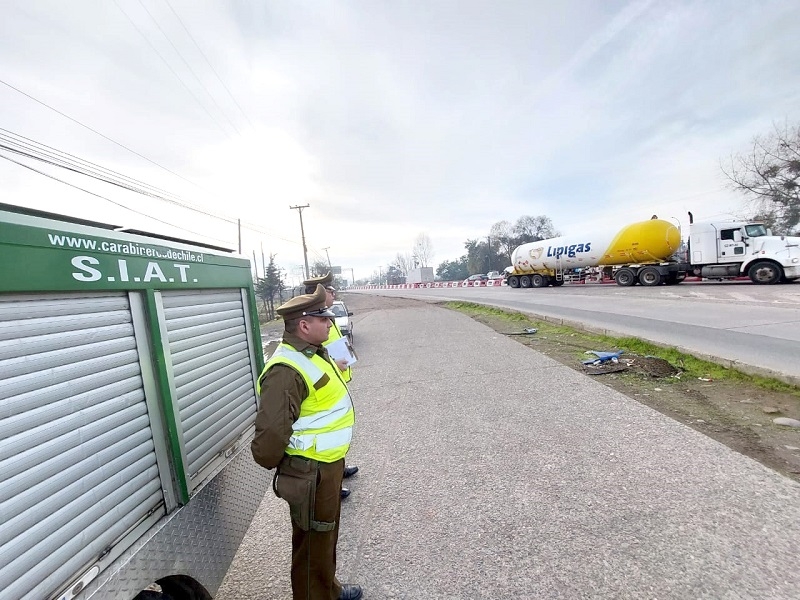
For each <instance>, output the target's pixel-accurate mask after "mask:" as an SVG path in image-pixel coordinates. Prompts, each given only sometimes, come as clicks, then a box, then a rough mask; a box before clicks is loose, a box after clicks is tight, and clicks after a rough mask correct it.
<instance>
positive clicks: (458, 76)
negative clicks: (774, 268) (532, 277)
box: [0, 0, 800, 277]
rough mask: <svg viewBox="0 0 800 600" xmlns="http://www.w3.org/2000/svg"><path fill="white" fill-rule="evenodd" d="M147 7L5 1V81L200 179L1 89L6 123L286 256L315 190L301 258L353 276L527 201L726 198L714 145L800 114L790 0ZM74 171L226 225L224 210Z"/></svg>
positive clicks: (722, 147) (209, 226)
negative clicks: (419, 242)
mask: <svg viewBox="0 0 800 600" xmlns="http://www.w3.org/2000/svg"><path fill="white" fill-rule="evenodd" d="M117 3H118V4H119V7H118V6H117ZM170 5H171V6H172V7H173V8H174V9H175V12H174V13H173V12H172V10H171V9H170ZM143 6H144V7H146V9H147V10H145V9H144V8H143ZM143 6H142V5H141V4H140V3H139V2H138V0H137V1H133V0H116V2H111V3H109V2H100V1H99V0H97V1H95V2H90V1H89V0H87V2H85V3H79V4H74V3H68V4H65V3H62V2H57V1H56V0H47V1H41V2H37V3H28V2H22V0H18V1H15V2H13V3H12V4H11V5H10V6H9V7H8V8H7V9H6V15H5V18H4V19H3V21H2V22H0V56H2V59H3V64H4V65H6V66H7V68H6V69H5V70H4V73H3V76H2V78H3V79H4V80H6V79H7V80H8V81H9V82H10V83H13V84H15V85H17V86H18V87H19V88H20V89H23V90H25V91H26V92H27V93H29V94H31V95H32V96H34V97H36V98H38V99H40V100H42V101H43V102H46V103H48V104H50V105H51V106H53V107H55V108H58V109H59V110H61V111H62V112H64V113H66V114H68V115H70V116H72V117H74V118H76V119H77V120H79V121H81V122H82V123H85V124H87V125H89V126H91V127H92V128H94V129H96V130H97V131H100V132H102V133H104V134H105V135H107V136H108V137H110V138H112V139H114V140H116V141H119V142H120V143H122V144H124V145H125V146H127V147H129V148H131V149H133V150H135V151H137V152H139V153H141V154H143V155H145V156H147V157H148V158H149V159H151V160H152V161H154V162H156V163H158V164H159V165H163V166H164V167H166V169H168V170H169V171H173V172H175V173H178V174H180V175H181V176H182V177H183V178H185V179H188V180H190V181H191V182H192V183H188V182H187V181H185V180H184V179H180V178H177V177H175V176H174V175H172V174H171V173H169V172H168V171H167V170H165V169H162V168H159V167H157V166H155V165H153V164H152V163H149V162H146V161H143V160H142V159H141V158H139V157H137V156H136V155H134V154H132V153H130V152H128V151H126V150H124V149H122V148H120V147H119V146H116V145H114V144H111V143H110V142H108V141H107V140H104V139H102V138H100V137H98V136H96V135H94V134H92V133H91V132H89V131H87V130H86V129H84V128H82V127H80V126H78V125H76V124H75V123H73V122H70V121H68V120H66V119H64V118H63V117H61V116H59V115H58V114H55V113H53V112H52V111H50V110H48V109H46V108H45V107H43V106H41V105H38V104H36V103H34V102H32V101H31V100H30V99H27V98H25V97H23V96H20V95H19V94H17V93H15V92H13V91H12V90H9V89H8V88H5V87H4V86H0V101H2V102H3V106H4V115H12V117H10V118H9V119H8V120H7V121H6V125H5V126H6V127H7V128H8V129H11V130H14V131H18V132H19V133H22V134H23V135H28V136H30V137H31V138H33V139H36V140H39V141H42V142H44V143H47V144H51V145H53V146H55V147H57V148H60V149H63V150H66V151H68V152H72V153H74V154H76V155H79V156H81V157H83V158H86V159H88V160H92V161H95V162H98V163H101V164H103V165H105V166H109V167H110V168H114V169H117V170H119V171H121V172H124V173H126V174H130V175H131V176H133V177H137V178H140V179H143V180H145V181H148V182H150V183H152V184H153V185H158V186H160V187H163V188H165V189H168V190H169V191H171V192H173V193H175V194H178V195H179V196H180V197H181V198H184V199H185V200H186V201H187V202H192V203H195V204H198V205H200V206H201V207H202V208H203V209H204V210H207V211H208V212H211V213H214V214H222V215H224V216H226V217H227V218H232V219H233V220H234V221H235V220H236V219H241V220H242V222H243V223H246V224H251V225H257V226H258V229H259V231H258V232H256V231H252V230H248V229H247V228H246V227H245V228H244V229H243V233H242V241H243V244H244V247H243V250H244V252H245V254H247V255H251V254H252V251H253V250H254V249H255V250H256V251H257V253H258V254H260V248H261V246H262V245H264V247H265V251H266V252H273V253H277V255H278V258H277V260H278V261H279V263H280V262H281V261H285V262H284V263H283V265H284V266H285V267H286V268H288V269H290V270H291V268H293V266H294V265H298V264H301V263H302V247H301V244H300V240H299V222H298V221H299V219H298V214H297V211H296V210H290V209H289V206H290V205H298V204H310V205H311V206H310V208H309V209H308V210H306V211H304V226H305V233H306V238H307V243H308V245H309V247H310V249H311V252H312V254H316V255H321V256H324V252H322V251H321V249H322V248H324V247H330V255H331V259H332V262H334V263H336V262H338V263H341V264H342V266H353V267H355V271H356V273H355V274H356V276H357V277H361V276H365V275H367V274H368V273H369V272H371V271H374V270H377V265H379V264H383V265H385V264H386V263H388V262H389V261H391V260H392V259H393V258H394V256H395V255H396V254H397V252H407V251H409V250H410V249H411V246H412V244H413V239H414V238H415V237H416V235H417V234H418V233H420V232H426V233H428V234H429V235H430V237H431V239H432V241H433V245H434V250H435V254H436V256H435V260H436V261H442V260H445V259H454V258H457V257H458V256H460V255H461V254H462V253H463V252H464V250H463V243H464V241H466V239H469V238H478V237H481V236H485V235H486V234H487V233H488V231H489V228H490V226H491V225H492V223H495V222H497V221H500V220H503V219H506V220H510V221H514V220H516V219H517V218H518V217H519V216H521V215H523V214H531V215H536V214H545V215H548V216H550V217H551V218H552V220H553V222H554V224H555V225H556V227H557V228H558V229H560V230H561V231H562V232H564V233H571V232H573V231H576V230H579V229H581V228H591V227H597V226H601V225H603V224H606V225H608V226H613V224H614V223H617V222H619V221H628V220H636V219H638V218H647V217H649V215H650V214H653V213H657V214H659V215H660V216H670V215H672V216H676V217H679V218H683V217H682V215H683V214H684V213H685V211H686V210H687V209H688V210H693V212H694V213H695V215H698V216H702V215H707V216H712V215H725V214H731V213H735V212H738V211H741V210H742V209H743V206H744V205H743V202H742V199H740V198H739V197H738V196H735V195H734V194H733V193H732V192H730V191H729V190H728V189H727V188H726V187H725V181H724V178H722V176H721V173H720V170H719V161H720V158H721V157H725V156H728V155H729V154H730V153H731V152H736V151H739V150H741V149H743V148H746V146H747V142H748V140H749V139H750V138H751V137H752V136H753V135H755V134H757V133H760V132H762V131H765V130H769V129H770V127H771V123H772V121H775V120H777V121H782V120H783V119H785V118H788V119H789V120H790V121H796V120H797V119H798V116H800V114H799V112H798V111H800V109H798V106H800V103H799V102H798V100H800V90H798V89H797V86H796V85H795V82H796V81H797V79H798V75H800V73H799V72H798V71H800V66H798V63H797V61H796V51H795V45H796V39H797V38H798V34H799V33H800V7H796V6H795V5H794V4H792V3H787V2H781V1H779V0H767V1H766V2H761V3H757V4H755V3H751V2H746V1H745V0H733V1H732V2H730V3H728V4H727V5H726V7H725V10H724V11H723V10H722V9H721V8H720V7H719V6H718V5H715V4H710V3H696V2H690V1H688V0H685V1H680V0H679V1H675V2H669V3H659V2H654V1H651V0H650V1H648V0H635V1H629V2H625V1H621V0H611V1H609V2H603V3H594V2H583V1H577V0H571V1H566V2H560V3H557V4H554V3H531V2H523V1H511V2H503V3H499V4H497V3H490V2H487V1H483V0H482V1H478V0H471V1H469V0H467V1H460V2H448V1H445V2H436V3H426V2H414V3H395V2H384V3H367V4H364V3H360V2H332V1H329V2H326V1H321V2H314V3H305V2H291V3H286V2H238V3H232V4H225V3H218V2H213V1H212V0H200V1H198V2H188V1H185V0H170V4H169V5H168V4H166V3H163V2H158V1H156V0H143ZM120 9H122V10H120ZM123 11H124V12H123ZM148 11H149V13H150V14H148ZM126 14H127V16H126ZM151 15H152V16H151ZM179 19H180V20H179ZM165 34H166V35H165ZM173 46H174V47H173ZM54 49H58V51H54ZM176 49H177V52H176ZM178 52H179V53H180V55H181V56H182V57H183V59H181V58H180V57H179V56H178ZM159 54H160V55H161V57H163V58H161V57H159ZM184 60H185V61H186V63H188V64H189V65H191V70H192V71H193V72H194V73H195V75H196V76H197V78H195V76H194V75H192V73H191V72H190V71H189V70H188V68H187V67H186V64H184V62H183V61H184ZM167 65H169V66H167ZM173 71H174V72H173ZM198 79H199V81H198ZM187 88H188V89H187ZM212 97H213V101H212ZM231 123H232V124H233V125H231ZM234 126H235V128H236V129H238V130H239V133H236V131H234V128H233V127H234ZM0 176H2V177H3V181H4V185H5V188H6V189H5V193H4V197H5V198H8V199H12V200H14V201H18V202H21V203H26V204H28V205H33V206H38V207H40V208H45V209H47V208H50V209H54V208H59V209H64V207H65V205H66V206H68V209H69V211H70V212H73V213H77V214H78V216H83V217H88V218H92V217H94V218H101V219H102V218H107V219H108V220H112V221H118V220H120V219H123V220H126V221H133V220H135V221H136V222H137V224H138V226H140V227H142V228H146V227H145V226H144V225H146V224H147V219H146V218H145V217H142V216H137V215H135V214H134V213H130V211H125V210H124V209H121V208H119V207H115V206H114V205H111V204H109V203H107V202H105V203H104V202H102V201H100V200H98V199H96V198H92V197H90V196H86V195H82V194H80V193H78V192H75V191H74V190H71V189H69V188H66V187H65V186H63V185H60V184H56V183H53V182H52V181H48V180H43V178H41V176H37V175H35V174H32V173H29V172H23V171H22V170H21V169H20V168H19V167H17V166H15V165H11V164H9V163H7V162H5V161H0ZM59 176H63V174H59ZM64 177H65V178H67V179H69V180H70V181H73V180H72V179H70V178H68V177H67V176H64ZM74 182H75V183H78V182H77V181H74ZM84 183H85V185H86V187H87V188H89V189H92V190H93V191H96V192H98V193H103V194H108V195H109V197H111V196H113V198H114V199H116V200H119V201H121V202H123V203H128V204H130V205H131V206H134V207H136V206H140V207H143V208H144V209H145V210H144V211H143V212H146V213H148V214H153V215H162V216H164V217H167V218H166V219H165V220H167V221H170V222H173V223H175V224H181V225H182V226H183V227H184V228H186V229H189V230H192V231H199V232H200V233H202V234H204V235H207V236H213V237H217V236H221V237H222V238H224V239H225V240H226V241H227V242H228V243H230V244H232V245H237V244H238V230H237V228H236V226H235V225H233V224H231V223H229V222H227V221H219V220H214V219H212V218H209V217H205V216H202V215H199V214H197V213H193V212H190V211H181V210H180V209H177V208H174V207H166V206H162V205H159V204H158V203H155V202H152V201H149V200H144V199H141V198H139V197H135V196H131V195H130V194H128V193H123V192H118V191H117V190H109V189H108V188H107V186H103V185H102V184H96V183H92V182H84ZM63 199H68V202H67V203H66V204H65V202H64V201H63ZM150 225H151V228H153V229H158V228H160V227H163V226H164V225H163V224H159V223H157V222H153V223H150ZM264 232H266V233H264Z"/></svg>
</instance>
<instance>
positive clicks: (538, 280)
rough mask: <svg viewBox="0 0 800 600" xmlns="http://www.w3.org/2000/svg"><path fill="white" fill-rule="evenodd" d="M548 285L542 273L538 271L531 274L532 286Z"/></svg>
mask: <svg viewBox="0 0 800 600" xmlns="http://www.w3.org/2000/svg"><path fill="white" fill-rule="evenodd" d="M546 286H547V279H545V278H544V277H543V276H542V275H539V274H538V273H534V274H533V275H531V287H534V288H540V287H546Z"/></svg>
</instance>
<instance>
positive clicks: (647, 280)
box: [639, 267, 664, 286]
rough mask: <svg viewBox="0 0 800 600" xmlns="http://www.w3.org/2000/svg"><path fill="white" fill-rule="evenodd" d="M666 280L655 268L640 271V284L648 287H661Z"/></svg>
mask: <svg viewBox="0 0 800 600" xmlns="http://www.w3.org/2000/svg"><path fill="white" fill-rule="evenodd" d="M663 280H664V278H663V277H662V276H661V273H659V272H658V269H656V268H654V267H645V268H644V269H642V270H641V271H639V283H641V284H642V285H646V286H653V285H661V282H662V281H663Z"/></svg>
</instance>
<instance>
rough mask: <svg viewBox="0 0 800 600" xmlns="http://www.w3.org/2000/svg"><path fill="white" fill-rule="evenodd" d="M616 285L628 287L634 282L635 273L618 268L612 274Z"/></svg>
mask: <svg viewBox="0 0 800 600" xmlns="http://www.w3.org/2000/svg"><path fill="white" fill-rule="evenodd" d="M614 280H615V281H616V282H617V285H621V286H622V287H629V286H632V285H633V284H635V283H636V275H635V274H634V273H633V271H631V270H630V269H620V270H619V271H617V272H616V273H615V274H614Z"/></svg>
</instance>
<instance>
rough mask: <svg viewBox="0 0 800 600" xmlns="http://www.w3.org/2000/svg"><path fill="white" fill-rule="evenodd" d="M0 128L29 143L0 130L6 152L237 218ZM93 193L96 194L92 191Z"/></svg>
mask: <svg viewBox="0 0 800 600" xmlns="http://www.w3.org/2000/svg"><path fill="white" fill-rule="evenodd" d="M0 131H6V132H7V133H8V134H11V136H17V137H19V138H21V139H24V140H28V141H29V142H30V143H23V142H19V141H18V140H15V139H13V138H12V137H10V136H9V135H3V134H1V133H0V141H5V142H6V144H1V143H0V149H3V150H6V151H7V152H13V153H15V154H17V155H19V156H24V157H25V158H31V159H33V160H38V161H39V162H43V163H45V164H49V165H51V166H55V167H59V168H63V169H65V170H68V171H71V172H73V173H77V174H79V175H84V176H87V177H91V178H93V179H97V180H98V181H103V182H104V183H109V184H111V185H115V186H117V187H121V188H123V189H126V190H128V191H132V192H135V193H139V194H142V195H146V196H148V197H150V198H154V199H156V200H161V201H164V202H168V203H170V204H174V205H176V206H179V207H181V208H185V209H188V210H191V211H194V212H197V213H200V214H202V215H205V216H207V217H211V218H214V219H219V220H220V221H223V222H227V223H237V221H238V220H237V219H234V218H232V217H228V216H225V215H220V214H214V213H210V212H208V211H206V210H203V209H202V208H199V207H197V206H193V205H192V204H190V203H188V202H186V201H184V200H182V199H180V198H179V197H177V196H175V195H174V194H171V193H169V192H165V191H164V190H161V189H160V188H156V187H155V186H151V185H150V184H147V183H145V182H141V181H138V180H136V179H133V178H131V177H128V176H126V175H123V174H121V173H117V172H116V171H112V170H111V169H106V168H105V167H102V166H100V165H97V164H95V163H92V162H90V161H86V160H84V159H81V158H79V157H77V156H74V155H72V154H69V153H67V152H63V151H61V150H58V149H56V148H53V147H51V146H47V145H45V144H41V143H40V142H36V141H35V140H31V139H30V138H26V137H24V136H21V135H19V134H16V133H13V132H11V131H9V130H6V129H2V128H0ZM9 144H15V146H16V147H15V146H13V145H9ZM37 146H41V147H42V148H44V149H41V148H37ZM60 155H64V156H66V157H67V158H64V157H63V156H60ZM0 156H2V155H0ZM3 158H6V159H7V160H11V159H9V158H8V157H5V156H3ZM11 162H14V163H16V164H19V165H21V166H24V167H25V168H28V169H30V170H32V171H35V172H36V173H41V174H43V175H45V176H46V177H49V178H51V179H54V180H56V181H59V182H62V183H65V184H66V185H70V186H71V187H75V188H76V189H79V190H83V188H80V187H78V186H74V185H72V184H70V183H67V182H63V181H62V180H61V179H58V178H57V177H53V176H51V175H48V174H46V173H44V172H42V171H39V170H38V169H34V168H32V167H29V166H28V165H25V164H24V163H19V162H17V161H14V160H11ZM81 163H83V164H81ZM85 165H88V166H85ZM114 176H116V177H114ZM137 186H141V188H145V189H140V187H137ZM146 188H150V189H146ZM150 190H157V191H158V192H163V194H161V193H153V192H151V191H150ZM83 191H85V190H83ZM87 193H92V194H93V192H87ZM94 195H96V194H94ZM166 196H173V197H174V198H169V197H166ZM100 197H101V198H103V199H106V198H105V197H103V196H100ZM109 201H110V202H113V201H111V200H109ZM115 204H116V203H115ZM120 206H123V207H124V208H128V207H125V206H124V205H120ZM128 210H133V209H130V208H128ZM133 212H137V211H133ZM139 214H141V213H139ZM241 226H242V228H244V229H247V230H248V231H252V232H255V233H259V234H262V235H266V236H269V237H271V238H274V239H278V240H281V241H284V242H288V243H290V244H298V245H299V244H300V242H298V241H297V240H292V239H289V238H285V237H283V236H281V235H279V234H277V233H275V232H274V231H270V230H268V229H264V228H262V227H260V226H258V225H255V224H252V223H247V222H242V223H241Z"/></svg>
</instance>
